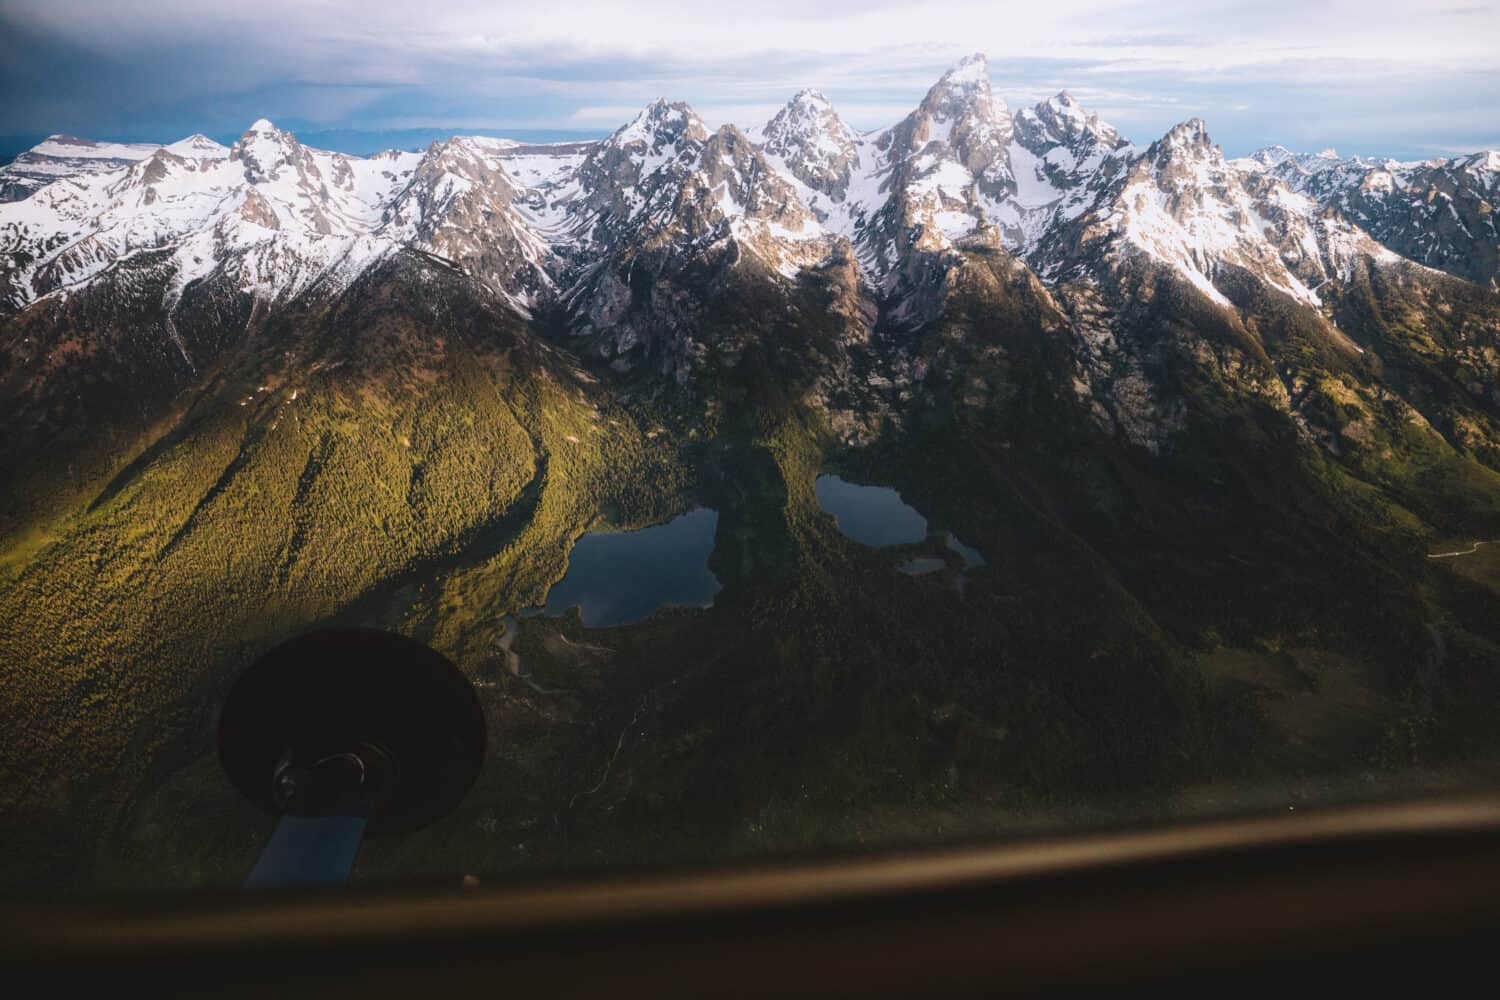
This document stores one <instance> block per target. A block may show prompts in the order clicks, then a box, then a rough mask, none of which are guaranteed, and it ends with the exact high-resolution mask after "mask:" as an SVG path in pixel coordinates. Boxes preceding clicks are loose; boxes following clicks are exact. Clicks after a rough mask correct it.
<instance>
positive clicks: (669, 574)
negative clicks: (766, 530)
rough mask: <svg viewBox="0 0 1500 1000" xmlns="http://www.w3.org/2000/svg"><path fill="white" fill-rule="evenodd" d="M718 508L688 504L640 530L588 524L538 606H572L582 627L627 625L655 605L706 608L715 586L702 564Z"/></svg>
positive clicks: (552, 610)
mask: <svg viewBox="0 0 1500 1000" xmlns="http://www.w3.org/2000/svg"><path fill="white" fill-rule="evenodd" d="M718 525H719V512H718V511H716V510H710V509H709V508H707V507H700V508H698V509H697V510H692V511H689V512H688V513H686V514H683V515H681V516H679V517H675V518H673V519H672V520H670V521H668V522H667V523H666V524H656V525H652V526H651V527H649V528H641V529H640V530H638V531H590V532H588V533H586V534H585V535H584V536H583V537H582V538H580V539H578V543H577V544H576V545H574V546H573V551H572V552H571V553H570V554H569V555H568V572H567V573H566V575H564V576H563V578H562V579H561V580H559V581H558V582H557V583H556V584H554V585H553V587H552V589H551V590H549V591H548V592H547V603H546V606H545V608H544V609H543V613H545V614H549V615H560V614H562V613H564V612H566V611H567V610H568V609H569V608H574V607H576V608H578V609H579V612H580V613H581V615H582V617H583V624H584V625H585V626H587V627H588V628H608V627H610V626H614V625H629V624H632V623H634V622H638V621H641V620H642V619H644V618H646V617H648V616H649V615H650V614H651V613H652V612H653V611H655V610H657V609H658V608H666V607H690V608H706V607H708V606H710V605H711V604H713V602H714V595H715V594H717V593H718V592H719V581H718V580H717V579H716V578H715V577H714V575H713V573H711V572H709V569H708V557H709V555H710V554H711V553H712V552H713V549H714V531H715V530H716V529H717V528H718Z"/></svg>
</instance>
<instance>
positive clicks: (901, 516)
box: [815, 475, 927, 546]
mask: <svg viewBox="0 0 1500 1000" xmlns="http://www.w3.org/2000/svg"><path fill="white" fill-rule="evenodd" d="M815 488H816V490H817V493H818V505H819V506H820V507H822V508H823V509H824V510H826V511H827V512H828V513H830V514H832V515H833V516H834V519H835V520H836V521H838V526H839V530H840V531H842V532H843V533H844V534H846V535H848V536H849V537H850V538H852V539H854V540H855V541H856V542H859V543H860V544H861V545H876V546H879V545H912V544H915V543H917V542H920V541H921V540H922V539H924V538H926V537H927V518H925V517H923V516H922V515H921V514H919V513H917V511H916V508H914V507H912V506H911V505H909V504H908V503H906V501H904V500H902V499H901V494H899V493H897V492H896V491H895V490H893V489H891V488H890V487H889V486H861V485H859V484H858V483H850V482H845V481H844V480H843V479H840V478H839V477H838V476H834V475H822V476H819V477H818V481H817V483H816V484H815Z"/></svg>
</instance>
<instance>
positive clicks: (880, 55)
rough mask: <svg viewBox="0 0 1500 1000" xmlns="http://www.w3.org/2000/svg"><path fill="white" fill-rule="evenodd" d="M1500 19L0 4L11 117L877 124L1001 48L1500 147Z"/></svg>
mask: <svg viewBox="0 0 1500 1000" xmlns="http://www.w3.org/2000/svg"><path fill="white" fill-rule="evenodd" d="M1497 37H1500V4H1455V5H1453V6H1451V7H1445V8H1440V9H1436V10H1434V9H1431V8H1427V9H1424V7H1423V6H1422V5H1420V4H1412V3H1410V2H1406V3H1386V2H1350V0H1311V2H1309V0H1303V2H1296V3H1292V2H1277V0H1271V2H1259V3H1245V2H1238V0H1217V2H1216V0H1208V2H1202V0H1200V2H1194V3H1189V2H1179V3H1150V4H1145V3H1135V2H1120V0H1052V2H1048V3H1044V4H1039V3H1035V2H1034V0H1032V2H1028V3H1024V4H1007V3H993V2H990V3H979V2H972V0H934V2H929V3H923V4H920V5H914V4H903V3H884V2H878V0H877V2H870V0H865V2H857V3H856V2H849V0H835V2H832V3H808V2H806V0H799V2H789V0H741V2H737V3H735V4H733V5H727V6H718V5H708V4H703V3H682V2H676V0H637V2H634V3H628V4H623V3H603V2H589V3H565V2H559V3H552V4H539V3H535V2H532V3H525V4H519V3H479V2H473V0H423V2H421V3H411V2H409V0H402V2H382V0H363V2H354V0H297V2H292V0H256V2H253V3H243V4H224V3H203V2H199V0H162V2H156V3H146V2H131V0H0V95H3V97H4V100H3V101H0V133H37V132H52V131H71V132H77V133H82V134H92V135H100V136H109V137H116V138H154V139H169V138H173V137H175V136H178V135H180V134H184V133H186V132H191V131H203V132H208V133H211V134H223V133H233V132H237V131H238V130H240V129H241V128H243V127H244V125H245V124H246V123H248V122H249V121H251V120H252V119H254V118H257V117H260V116H263V115H264V116H267V117H271V118H273V119H275V120H277V121H280V122H284V123H286V124H289V125H291V126H293V127H299V128H303V129H318V128H354V129H392V128H411V127H418V126H436V127H452V128H473V129H484V130H504V129H506V128H547V127H553V128H581V129H608V128H612V127H614V126H615V125H618V124H619V123H620V122H621V121H623V120H624V119H626V118H628V117H629V115H630V114H631V113H632V112H633V110H634V109H636V108H638V107H639V106H640V105H642V104H644V103H645V102H647V101H649V100H651V99H652V98H654V97H657V96H668V97H672V98H674V99H681V100H687V101H689V102H691V103H692V104H693V105H694V106H695V107H697V108H698V109H699V110H700V112H701V113H703V114H704V116H705V117H706V118H708V119H709V120H710V121H714V122H718V121H735V122H737V123H739V124H754V123H758V122H760V121H762V120H764V119H765V117H767V116H768V115H769V113H770V112H771V111H773V110H774V109H775V107H776V106H778V105H779V104H780V103H782V102H783V101H785V99H786V98H787V96H788V95H789V94H790V93H791V92H792V91H794V90H796V89H798V88H799V87H802V86H816V87H818V88H819V89H821V90H823V91H824V92H825V93H827V94H828V95H829V96H830V97H831V98H832V99H833V100H834V102H835V103H836V104H837V105H839V107H840V108H841V110H842V111H843V112H844V114H845V116H846V117H847V118H848V119H849V120H850V121H851V122H852V123H853V124H855V125H856V126H858V127H861V128H876V127H880V126H883V125H886V124H889V123H890V122H891V121H893V120H895V119H896V118H898V117H899V116H900V115H901V114H903V113H905V111H907V110H909V109H910V108H911V106H912V105H913V104H915V102H916V101H917V100H919V99H920V98H921V95H922V93H923V91H924V90H925V89H926V88H927V87H928V86H929V85H930V84H931V83H932V81H933V80H934V79H935V78H936V77H937V76H938V75H939V74H940V73H941V72H942V71H943V69H944V68H945V67H946V66H948V65H949V64H951V63H952V62H953V61H954V60H955V59H957V58H958V57H960V56H962V55H964V54H966V53H968V52H971V51H975V50H981V51H984V52H986V53H987V54H988V55H989V57H990V65H991V72H992V75H993V78H994V83H995V87H996V89H997V90H998V91H999V92H1000V93H1001V94H1003V95H1004V96H1005V97H1006V98H1007V100H1009V101H1010V102H1011V103H1012V104H1021V103H1026V102H1030V101H1034V100H1036V99H1038V98H1040V97H1042V96H1045V95H1047V94H1050V93H1052V92H1055V91H1056V90H1058V89H1061V88H1064V87H1066V88H1067V89H1069V90H1071V91H1072V92H1073V93H1074V94H1075V95H1077V96H1078V97H1079V98H1080V99H1081V100H1083V101H1084V102H1085V103H1088V104H1091V105H1093V106H1095V107H1097V108H1098V110H1100V111H1101V113H1103V114H1105V115H1106V117H1108V118H1110V119H1112V120H1113V121H1115V123H1116V124H1117V125H1119V126H1120V127H1121V128H1122V129H1123V130H1124V131H1125V132H1126V133H1127V134H1128V135H1131V136H1132V137H1134V138H1137V139H1142V140H1148V139H1150V138H1152V137H1154V136H1155V135H1158V134H1160V133H1161V132H1162V131H1165V129H1167V128H1168V127H1170V126H1171V125H1172V124H1174V123H1175V122H1177V121H1180V120H1181V119H1183V118H1186V117H1190V116H1193V115H1199V116H1201V117H1203V118H1205V119H1207V120H1208V122H1209V125H1210V130H1211V131H1212V133H1213V135H1214V137H1215V138H1216V139H1217V140H1218V141H1219V142H1220V143H1221V144H1223V145H1224V147H1225V148H1226V150H1227V151H1229V152H1231V153H1240V152H1245V151H1248V150H1249V149H1252V148H1254V147H1256V146H1259V145H1263V144H1266V143H1270V142H1283V143H1285V144H1287V145H1291V146H1298V147H1304V148H1305V147H1309V146H1322V145H1330V144H1332V145H1337V146H1339V147H1340V148H1341V149H1343V150H1345V151H1348V152H1363V153H1388V154H1392V155H1430V154H1432V153H1437V152H1449V151H1465V150H1472V149H1476V148H1481V147H1487V146H1497V145H1500V112H1497V108H1500V56H1497V54H1496V46H1495V44H1494V40H1495V39H1496V38H1497Z"/></svg>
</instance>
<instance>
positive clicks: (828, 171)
mask: <svg viewBox="0 0 1500 1000" xmlns="http://www.w3.org/2000/svg"><path fill="white" fill-rule="evenodd" d="M759 135H760V140H761V144H760V148H761V152H762V153H764V154H765V155H766V156H767V157H769V158H770V159H771V160H772V162H773V163H775V164H776V165H777V166H778V167H780V168H782V169H783V170H784V172H786V173H789V174H791V175H792V176H793V177H795V178H796V179H797V180H798V181H800V182H802V183H803V184H805V185H806V186H807V187H808V188H809V189H810V192H809V194H810V195H811V197H810V198H806V199H804V200H808V201H812V200H816V197H817V195H818V194H821V195H823V196H825V197H827V198H831V199H832V200H833V201H842V200H843V199H844V197H845V195H846V194H847V193H848V189H849V182H850V178H851V176H852V174H853V172H854V171H855V170H856V169H857V168H858V167H859V165H860V155H859V147H860V136H859V133H857V132H855V131H854V130H853V129H852V128H850V127H849V126H848V125H846V124H844V120H843V119H842V118H840V117H839V113H838V112H837V111H836V110H834V107H833V105H832V104H831V103H829V101H828V98H826V97H824V96H823V95H822V94H821V93H819V92H818V91H816V90H802V91H798V93H797V94H796V95H795V96H793V97H792V99H791V100H790V101H788V102H787V104H786V106H785V107H784V108H782V109H781V110H780V111H778V112H777V113H776V115H775V117H773V118H772V119H771V120H770V121H769V122H767V123H766V124H765V126H764V127H763V128H762V129H761V130H760V133H759ZM814 210H815V211H816V210H817V209H816V207H815V206H814Z"/></svg>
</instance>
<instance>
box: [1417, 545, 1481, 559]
mask: <svg viewBox="0 0 1500 1000" xmlns="http://www.w3.org/2000/svg"><path fill="white" fill-rule="evenodd" d="M1488 544H1490V543H1489V542H1475V543H1474V544H1473V545H1470V546H1469V547H1468V548H1467V549H1464V550H1463V551H1461V552H1430V553H1428V554H1427V558H1428V559H1456V558H1458V557H1459V556H1472V555H1473V554H1474V553H1476V552H1478V551H1479V546H1481V545H1488Z"/></svg>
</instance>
